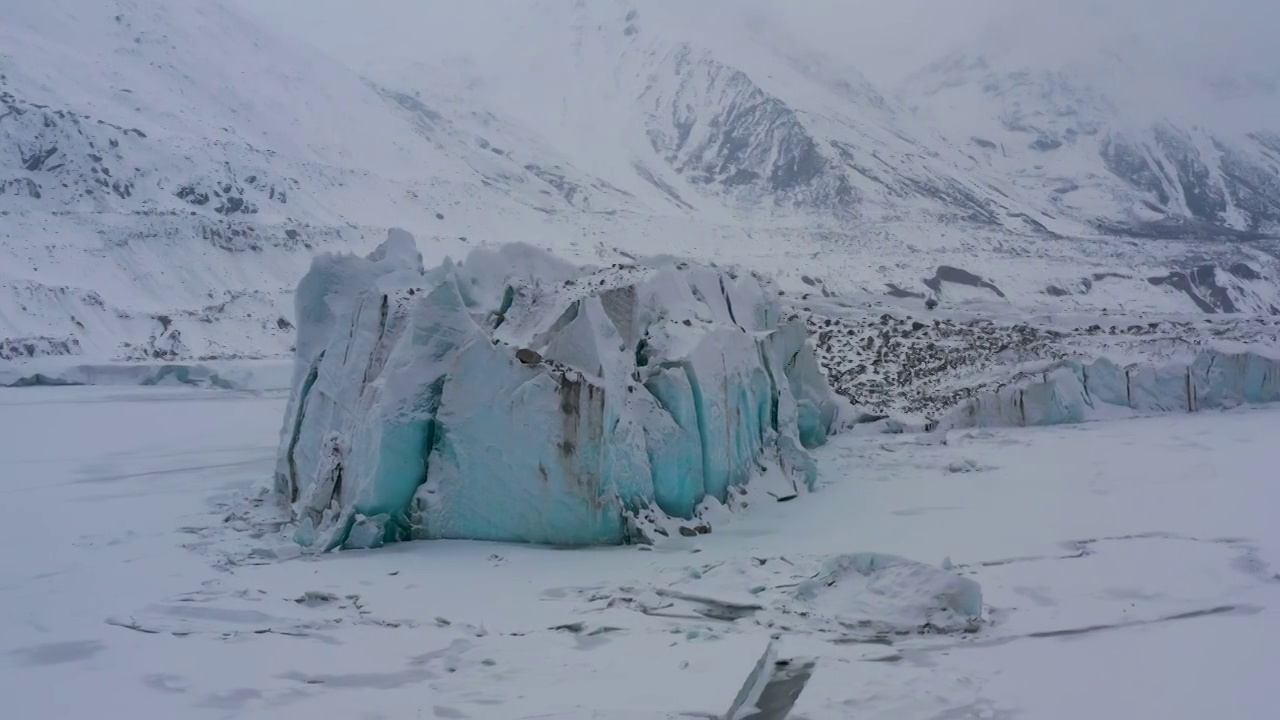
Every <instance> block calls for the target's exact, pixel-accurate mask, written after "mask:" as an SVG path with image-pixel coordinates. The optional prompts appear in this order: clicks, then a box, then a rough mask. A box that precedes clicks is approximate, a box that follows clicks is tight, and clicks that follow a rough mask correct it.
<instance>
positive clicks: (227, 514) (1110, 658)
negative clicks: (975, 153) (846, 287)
mask: <svg viewBox="0 0 1280 720" xmlns="http://www.w3.org/2000/svg"><path fill="white" fill-rule="evenodd" d="M284 401H285V398H284V396H283V395H282V394H249V393H233V392H225V391H202V390H189V389H173V388H149V389H121V388H102V387H99V388H90V387H71V388H34V389H24V390H4V391H0V496H3V498H4V500H5V507H6V509H7V510H8V517H7V520H6V522H5V523H3V525H0V545H2V546H3V547H4V548H5V549H4V551H3V553H0V607H3V608H4V613H3V617H2V618H0V697H4V698H5V704H6V711H7V715H9V716H12V717H15V718H16V717H33V718H84V717H102V718H117V717H118V718H134V717H136V718H237V719H238V720H239V719H243V718H295V717H315V718H325V717H344V718H362V719H363V718H369V719H372V718H388V719H392V718H394V719H396V720H399V719H401V718H419V717H421V718H433V717H439V718H482V719H484V720H498V719H502V718H531V717H538V718H592V717H599V718H663V717H716V716H722V715H723V714H724V713H726V712H728V711H729V709H730V707H731V706H732V704H733V703H734V700H735V697H737V696H738V695H739V693H740V691H742V690H743V688H744V683H747V680H748V678H749V677H752V676H753V673H754V671H755V669H756V667H757V665H758V663H759V662H760V661H761V659H762V657H764V659H765V660H767V661H768V662H773V661H774V660H783V661H790V662H791V664H792V665H795V666H802V665H804V664H807V663H810V662H811V663H813V669H812V677H811V679H810V680H809V681H808V683H807V684H806V685H804V686H803V689H802V690H801V692H800V695H799V698H798V700H797V701H796V702H795V705H794V707H793V708H792V709H791V711H790V715H788V717H792V718H801V717H804V718H812V719H817V718H863V717H865V718H904V719H910V718H939V719H941V718H946V719H957V718H970V717H972V718H1013V717H1019V718H1022V717H1026V718H1037V719H1042V718H1044V719H1052V718H1062V719H1063V720H1078V719H1079V718H1132V717H1160V718H1203V717H1229V718H1262V717H1271V716H1273V715H1274V712H1275V710H1274V703H1275V701H1274V698H1273V697H1272V693H1271V686H1272V684H1273V683H1274V678H1275V675H1276V672H1277V669H1278V668H1280V644H1277V643H1276V642H1275V639H1276V638H1277V637H1280V575H1277V573H1278V572H1280V523H1277V522H1276V508H1277V506H1278V505H1280V503H1278V502H1277V501H1278V500H1280V483H1278V480H1280V472H1277V468H1278V467H1280V442H1277V438H1278V437H1280V408H1268V409H1249V408H1244V409H1238V410H1234V411H1231V412H1226V413H1220V412H1204V413H1200V414H1195V415H1170V416H1163V417H1157V418H1149V419H1138V420H1125V421H1114V422H1100V423H1091V424H1087V425H1080V426H1072V427H1061V428H1051V429H1017V430H994V431H966V432H951V433H949V434H947V435H945V436H943V435H932V436H912V435H902V436H856V435H849V436H843V437H837V438H834V439H833V441H832V443H831V444H830V445H828V446H827V447H826V448H823V449H822V450H820V451H819V452H818V458H819V463H820V468H821V475H820V479H819V487H818V490H817V491H816V492H815V493H813V494H811V495H804V496H801V497H799V498H798V499H796V500H794V501H791V502H787V503H777V502H775V501H773V500H772V499H770V498H768V497H767V496H762V497H759V498H756V497H754V496H752V498H751V499H752V502H751V505H750V507H749V508H748V509H747V510H746V511H745V512H743V513H741V514H740V515H738V516H737V517H734V518H733V519H732V520H731V521H729V522H724V523H718V524H717V525H716V530H715V532H713V533H712V534H709V535H703V536H698V537H691V538H685V537H677V538H671V539H670V540H669V541H667V542H664V543H661V544H659V545H657V546H655V547H653V548H638V547H619V548H603V549H594V550H560V549H552V548H538V547H524V546H510V545H497V544H488V543H468V542H453V541H440V542H425V543H410V544H402V545H398V546H392V547H387V548H383V549H380V550H374V551H361V552H345V553H337V554H331V555H327V556H320V557H314V556H304V555H301V554H300V552H299V550H298V549H297V548H296V547H295V546H293V545H291V544H290V543H288V542H287V541H286V539H285V536H284V535H283V534H282V532H281V531H280V528H279V526H278V524H277V523H276V522H275V520H274V518H273V515H272V513H271V511H270V508H269V503H264V502H263V498H262V497H261V496H260V495H259V490H260V489H261V488H265V487H266V486H267V485H268V483H269V480H270V473H271V468H272V465H273V462H274V453H275V448H276V445H277V436H278V433H279V428H280V424H281V423H280V420H281V414H282V412H283V406H284ZM860 552H876V553H887V554H891V555H895V556H901V557H905V558H910V559H912V560H916V561H920V562H922V563H927V564H929V565H932V566H935V567H936V566H939V565H941V564H942V563H943V562H944V560H946V559H949V562H950V563H952V564H953V565H954V567H955V572H956V573H958V574H960V575H962V576H964V577H968V578H971V579H973V580H976V581H977V582H979V583H980V584H981V586H982V590H983V596H984V597H983V599H984V601H985V605H986V609H985V612H984V622H983V623H982V624H981V625H980V626H978V627H977V628H976V631H965V630H961V629H957V628H954V627H945V626H939V627H937V628H930V627H923V626H921V627H912V626H911V623H912V622H913V621H912V619H911V618H912V617H914V616H912V615H911V612H916V610H911V611H910V612H908V611H907V610H902V611H899V610H898V609H899V608H916V609H919V612H923V613H927V612H930V609H929V608H927V607H925V606H926V605H927V604H928V602H929V601H930V596H929V595H928V583H927V582H923V581H921V582H919V583H916V581H917V580H919V579H920V577H922V576H920V575H918V574H913V573H912V572H899V573H897V574H895V573H894V572H893V570H892V568H890V570H889V571H887V572H881V573H880V574H878V575H876V576H874V577H872V578H870V579H868V578H862V577H854V578H853V579H851V580H848V581H847V582H845V583H844V584H842V585H840V586H838V587H835V588H834V590H833V591H832V592H831V593H828V594H827V595H826V596H824V597H825V600H824V601H823V602H828V603H836V604H839V605H840V607H841V608H844V610H842V612H846V613H848V612H852V613H865V614H866V617H867V618H868V620H867V622H866V623H863V624H858V623H851V624H847V625H845V624H840V623H825V624H824V623H821V622H818V621H817V619H816V617H815V616H812V615H809V616H805V615H802V614H799V613H796V612H795V609H796V607H797V606H796V605H795V604H794V601H793V600H788V598H793V594H792V588H793V587H794V586H795V585H796V582H797V581H799V580H803V579H804V578H806V577H810V576H811V573H812V571H813V568H816V567H818V566H819V565H820V563H821V561H822V560H823V558H825V557H826V556H830V555H839V554H845V553H860ZM913 572H914V571H913ZM922 593H923V594H922ZM788 602H791V603H792V604H791V605H787V603H788ZM813 607H818V608H825V607H827V606H823V605H820V604H818V605H814V606H813ZM968 630H973V628H969V629H968ZM775 636H776V637H778V640H777V641H776V642H774V643H772V646H771V637H775ZM766 651H768V653H769V655H768V657H765V654H766ZM747 684H749V683H747Z"/></svg>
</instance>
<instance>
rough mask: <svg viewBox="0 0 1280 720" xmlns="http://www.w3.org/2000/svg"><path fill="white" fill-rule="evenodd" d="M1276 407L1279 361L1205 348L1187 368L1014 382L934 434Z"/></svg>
mask: <svg viewBox="0 0 1280 720" xmlns="http://www.w3.org/2000/svg"><path fill="white" fill-rule="evenodd" d="M1268 402H1280V356H1276V355H1273V354H1263V353H1262V352H1261V351H1259V350H1256V349H1255V350H1241V351H1238V352H1231V351H1229V350H1226V349H1216V348H1210V349H1207V350H1204V351H1202V352H1200V353H1199V354H1198V355H1196V356H1195V358H1194V359H1193V360H1191V361H1190V362H1188V363H1174V364H1170V365H1166V366H1163V367H1151V366H1141V365H1137V366H1132V367H1128V368H1122V367H1120V366H1119V365H1117V364H1115V363H1114V362H1112V361H1110V360H1108V359H1106V358H1100V359H1098V360H1095V361H1094V362H1092V363H1082V362H1079V361H1068V362H1064V363H1060V364H1058V365H1056V366H1054V367H1052V368H1051V369H1049V370H1046V371H1045V372H1043V373H1038V374H1036V375H1035V376H1032V377H1030V378H1023V379H1022V381H1021V382H1015V383H1013V384H1011V385H1006V386H1004V387H1001V388H999V389H997V390H991V391H985V392H981V393H978V394H977V395H975V396H974V397H972V398H970V399H968V400H966V401H965V402H963V403H961V404H960V405H959V406H958V407H956V409H955V410H953V411H952V412H951V413H949V414H948V415H947V416H946V417H945V418H943V420H942V421H941V422H940V423H939V424H938V428H939V429H943V430H945V429H952V428H966V427H991V426H1001V427H1007V426H1030V425H1060V424H1065V423H1077V422H1084V421H1086V420H1091V419H1097V418H1101V417H1106V416H1107V415H1108V414H1111V415H1114V414H1115V413H1116V412H1117V410H1119V411H1121V412H1123V411H1125V410H1129V411H1137V412H1142V413H1153V412H1196V411H1197V410H1202V409H1204V410H1207V409H1213V408H1230V407H1235V406H1238V405H1242V404H1246V403H1268Z"/></svg>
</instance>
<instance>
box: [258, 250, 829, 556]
mask: <svg viewBox="0 0 1280 720" xmlns="http://www.w3.org/2000/svg"><path fill="white" fill-rule="evenodd" d="M296 304H297V308H296V312H297V318H298V322H297V327H298V342H297V353H296V361H295V362H296V367H295V370H294V376H293V381H292V392H291V394H290V398H289V403H288V408H287V410H286V414H285V422H284V428H283V430H282V433H281V445H280V451H279V455H278V463H277V468H276V473H275V490H276V492H277V494H278V495H279V496H280V497H281V498H283V499H284V500H285V501H286V502H287V503H288V504H289V505H290V507H291V508H292V512H293V515H294V517H295V519H296V520H297V522H298V530H297V533H296V535H295V538H296V540H297V541H298V542H299V543H301V544H303V545H307V546H312V547H316V548H319V549H333V548H337V547H348V548H350V547H372V546H376V545H380V544H382V543H384V542H388V541H394V540H404V539H411V538H468V539H486V540H499V541H515V542H534V543H550V544H563V545H591V544H609V543H620V542H625V541H627V540H628V539H630V538H631V537H632V534H633V533H634V532H635V531H636V525H635V523H634V522H633V520H634V519H635V517H636V516H637V513H640V512H642V511H643V512H661V513H662V514H664V515H666V516H670V517H677V518H693V517H694V516H695V513H696V512H697V510H698V507H699V505H700V504H701V503H703V502H704V501H705V500H706V499H707V498H714V499H715V500H718V501H721V502H725V501H726V500H727V499H728V495H729V493H730V489H731V488H732V487H734V486H740V485H743V484H744V483H746V482H747V481H748V480H750V479H751V478H752V476H754V475H757V474H759V473H761V472H764V471H766V470H768V469H769V467H770V466H773V467H776V468H778V469H780V470H781V472H782V475H783V477H785V478H787V480H788V481H789V482H790V483H792V484H793V485H794V487H795V488H796V489H800V488H802V487H812V485H813V483H814V479H815V476H816V466H815V464H814V461H813V459H812V458H811V457H810V455H809V453H808V450H809V449H811V448H813V447H815V446H817V445H820V444H821V443H822V442H824V441H825V439H826V437H827V435H828V434H829V433H831V432H833V431H834V429H835V428H836V426H837V425H838V424H840V423H842V422H845V419H846V418H847V417H848V415H847V414H846V412H847V411H848V410H849V406H848V405H847V403H846V402H845V401H843V400H841V399H840V398H839V397H838V396H837V395H835V393H833V392H832V391H831V389H830V387H829V386H828V384H827V381H826V378H825V376H824V375H823V373H822V372H821V370H820V369H819V367H818V364H817V361H816V358H815V357H814V354H813V352H812V350H811V349H810V347H809V345H808V343H807V334H806V331H805V328H804V326H803V324H802V323H800V322H799V321H798V320H792V321H784V320H783V319H782V317H781V309H780V305H779V303H778V300H777V292H776V291H775V290H774V289H773V288H772V287H771V286H770V284H769V283H768V282H766V281H764V280H763V279H761V278H759V277H757V276H754V275H739V274H735V273H733V272H729V271H724V270H719V269H715V268H711V267H705V266H700V265H695V264H691V263H685V262H681V261H677V260H673V259H669V258H665V259H664V258H660V259H655V260H651V261H643V262H636V263H635V264H632V265H627V266H618V265H615V266H613V267H610V268H605V269H583V268H579V267H576V266H574V265H571V264H569V263H567V262H564V261H562V260H559V259H557V258H555V257H554V256H552V255H550V254H548V253H546V252H544V251H541V250H538V249H536V248H533V247H531V246H527V245H520V244H515V245H506V246H503V247H501V248H498V249H496V250H494V249H484V248H481V249H477V250H475V251H473V252H472V253H471V254H470V255H469V256H468V257H467V258H466V260H465V261H464V262H462V263H459V264H455V263H453V262H450V261H448V260H446V261H445V262H444V263H443V264H442V265H440V266H439V267H436V268H433V269H431V270H424V269H423V266H422V259H421V255H420V254H419V253H418V252H417V249H416V246H415V244H414V241H413V238H412V237H411V236H410V235H409V234H408V233H405V232H403V231H398V230H393V231H391V232H390V233H389V235H388V239H387V241H386V242H385V243H383V244H382V245H381V246H379V247H378V249H377V250H375V251H374V252H373V253H372V254H371V255H369V256H368V257H366V258H359V257H355V256H350V255H327V256H322V257H319V258H317V259H316V260H315V261H314V263H313V264H312V267H311V270H310V272H308V274H307V275H306V276H305V277H304V278H303V279H302V281H301V282H300V283H299V285H298V290H297V296H296Z"/></svg>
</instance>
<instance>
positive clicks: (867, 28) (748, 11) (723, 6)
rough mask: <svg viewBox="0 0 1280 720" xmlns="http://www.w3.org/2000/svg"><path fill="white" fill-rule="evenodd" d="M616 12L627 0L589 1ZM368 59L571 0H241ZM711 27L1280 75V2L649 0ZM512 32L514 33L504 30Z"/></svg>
mask: <svg viewBox="0 0 1280 720" xmlns="http://www.w3.org/2000/svg"><path fill="white" fill-rule="evenodd" d="M587 1H588V2H589V3H593V4H596V3H598V5H596V7H595V9H599V10H600V11H601V12H607V8H608V7H609V5H606V4H612V3H613V2H614V0H587ZM235 2H237V3H238V4H239V5H240V6H241V7H242V8H245V9H248V10H251V11H253V12H255V13H256V14H259V15H261V16H262V17H264V18H266V19H268V20H270V21H272V23H273V24H274V25H276V26H277V27H278V28H281V29H285V30H287V31H290V32H292V33H293V34H295V35H298V36H300V37H303V38H304V39H306V40H308V41H310V42H312V43H314V44H317V45H320V46H321V47H322V48H323V49H326V50H328V51H330V52H331V53H332V54H334V55H337V56H338V57H340V58H342V59H344V60H346V61H347V62H348V63H349V64H354V65H357V66H366V67H364V68H362V69H367V66H368V65H371V64H372V65H378V64H383V63H387V62H403V61H404V60H406V59H414V60H425V61H432V60H439V59H441V58H460V57H468V56H475V55H477V54H481V53H485V52H490V51H491V50H492V48H490V47H488V46H487V45H486V43H488V42H494V41H495V38H494V37H493V35H494V33H493V32H491V31H492V29H494V28H499V27H507V28H508V29H510V28H512V27H517V28H522V29H524V30H526V31H528V32H538V31H539V28H538V27H537V22H536V19H535V16H536V15H537V14H538V13H546V14H547V15H549V16H554V15H556V14H557V11H559V12H561V13H562V12H563V10H564V9H565V8H567V7H568V6H569V5H570V2H569V0H533V1H529V0H524V1H517V0H493V1H488V0H486V1H484V2H472V1H471V0H465V1H464V0H449V1H447V2H443V1H441V2H436V1H428V0H378V1H377V2H368V3H356V2H353V1H352V0H235ZM636 6H637V7H639V8H640V11H641V17H642V19H643V18H644V16H645V15H646V14H648V13H650V11H654V12H657V11H658V10H659V9H660V10H661V11H662V12H664V13H665V14H667V15H668V16H671V15H675V16H677V17H679V16H680V15H684V16H685V17H686V18H687V21H686V23H685V24H686V25H687V26H688V25H692V26H695V27H693V28H692V29H691V30H692V31H693V32H698V31H704V30H705V31H707V32H712V31H714V30H715V28H712V27H710V25H717V26H718V25H722V24H724V25H728V24H731V21H732V20H735V19H739V18H737V17H734V16H735V15H739V16H741V17H749V16H750V17H754V18H755V19H756V20H758V21H763V22H764V23H765V24H767V25H770V26H774V27H778V28H782V29H786V30H787V31H789V32H790V33H791V34H793V35H796V36H799V37H800V38H803V39H804V41H805V43H806V44H807V45H809V46H810V47H811V48H812V49H814V50H818V51H821V52H823V53H826V54H828V55H831V56H833V57H835V58H837V59H839V60H840V61H842V62H843V63H845V64H847V65H850V66H852V67H854V68H856V69H857V70H859V71H860V72H861V73H862V74H864V75H865V76H867V77H868V78H869V79H870V80H872V81H873V82H875V83H877V84H878V85H881V86H882V87H886V88H892V87H893V86H895V85H897V84H898V83H900V82H902V81H903V80H905V79H906V78H907V77H909V76H910V75H911V74H912V73H914V72H916V71H918V70H919V69H921V68H923V67H925V66H926V65H928V64H930V63H932V62H934V61H936V60H938V59H939V58H942V57H944V56H946V55H948V54H949V53H951V52H955V51H962V52H966V53H968V54H970V55H983V56H987V57H988V58H989V59H993V60H999V59H1004V60H1005V61H1006V62H1007V63H1008V64H1010V65H1014V66H1019V67H1028V66H1030V67H1035V66H1037V65H1039V66H1044V67H1056V66H1060V65H1063V64H1072V63H1090V62H1093V63H1098V62H1114V61H1116V60H1117V59H1121V60H1123V61H1126V62H1130V63H1134V62H1137V63H1143V62H1147V63H1150V64H1151V65H1153V66H1154V65H1159V66H1164V67H1167V68H1170V69H1177V70H1178V71H1180V72H1187V71H1193V70H1194V71H1196V72H1200V73H1208V74H1214V73H1241V72H1247V73H1253V74H1257V75H1259V76H1261V77H1267V78H1273V79H1275V78H1280V50H1277V48H1276V41H1275V39H1274V36H1275V33H1276V28H1280V2H1277V1H1276V0H1215V2H1207V0H962V1H961V0H953V1H951V2H944V1H943V0H892V1H890V0H646V1H645V2H638V3H636ZM501 42H505V40H503V41H501Z"/></svg>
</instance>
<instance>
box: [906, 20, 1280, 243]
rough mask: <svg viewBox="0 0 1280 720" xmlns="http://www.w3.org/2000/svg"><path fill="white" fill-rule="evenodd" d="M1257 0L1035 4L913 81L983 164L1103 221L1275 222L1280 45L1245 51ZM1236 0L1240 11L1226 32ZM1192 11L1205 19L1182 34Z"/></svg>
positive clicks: (1183, 229) (1147, 224)
mask: <svg viewBox="0 0 1280 720" xmlns="http://www.w3.org/2000/svg"><path fill="white" fill-rule="evenodd" d="M1244 5H1245V4H1244V3H1241V2H1238V1H1237V0H1232V2H1229V3H1227V6H1228V7H1226V8H1223V9H1221V10H1219V9H1214V10H1213V11H1212V12H1208V11H1207V10H1206V9H1204V8H1182V7H1180V6H1178V5H1173V6H1168V5H1164V4H1160V5H1155V4H1153V3H1151V2H1148V1H1147V0H1134V2H1130V3H1122V4H1115V3H1112V4H1101V3H1097V2H1092V1H1085V2H1080V3H1060V2H1050V3H1043V4H1037V5H1036V6H1035V7H1029V6H1024V7H1021V8H1019V10H1017V11H1015V12H1014V13H1012V14H1011V15H1009V16H1007V17H1005V18H1004V19H1003V21H1002V22H1000V23H997V24H996V25H994V26H993V27H992V28H991V29H990V30H989V31H988V32H987V33H985V34H984V35H983V36H981V37H979V38H977V39H976V40H975V41H974V42H973V44H972V47H971V48H967V49H963V50H960V51H957V52H955V53H952V54H950V55H948V56H946V57H944V58H942V59H941V60H939V61H937V62H935V63H933V64H932V65H930V66H929V67H928V68H926V69H925V70H924V71H922V72H920V73H918V74H917V75H916V76H914V77H913V78H912V79H911V81H910V82H909V83H908V87H907V90H906V93H905V97H906V99H907V101H908V102H910V103H913V104H915V105H916V106H917V107H918V108H919V110H920V113H921V115H922V116H923V117H924V118H926V119H927V120H928V121H929V122H932V123H934V124H936V125H937V126H938V127H939V128H940V129H941V130H942V132H943V133H944V134H945V135H946V136H947V138H948V139H949V141H950V142H952V143H953V144H955V145H957V146H960V147H965V148H967V151H968V154H969V155H970V156H971V160H972V162H971V165H970V167H971V169H973V170H974V171H975V172H987V173H991V172H994V173H997V174H1000V175H1002V176H1004V177H1008V178H1010V179H1011V181H1012V182H1014V183H1015V184H1016V185H1018V186H1019V188H1020V189H1021V190H1023V191H1024V192H1025V193H1027V194H1028V195H1029V196H1031V197H1033V198H1035V199H1036V200H1037V201H1047V202H1048V203H1049V204H1050V205H1051V206H1053V207H1054V208H1056V209H1057V210H1058V211H1059V212H1061V213H1064V214H1070V215H1073V216H1075V217H1078V218H1080V219H1081V220H1082V221H1084V222H1087V223H1088V224H1090V225H1092V226H1094V227H1095V228H1097V229H1098V230H1100V231H1103V232H1107V233H1111V234H1132V235H1139V236H1156V237H1168V236H1185V237H1194V238H1206V237H1219V238H1242V237H1245V238H1247V237H1256V236H1260V235H1261V236H1274V235H1277V234H1280V152H1278V151H1277V148H1280V142H1278V141H1280V121H1277V119H1276V118H1277V117H1280V61H1277V60H1276V59H1275V57H1274V54H1273V53H1272V54H1271V57H1270V58H1266V57H1262V58H1259V57H1255V56H1254V55H1252V54H1249V53H1247V52H1245V50H1247V49H1248V46H1249V44H1250V35H1251V32H1250V31H1249V30H1248V28H1247V27H1245V26H1243V25H1240V24H1239V20H1243V19H1245V18H1248V17H1250V16H1251V15H1252V14H1256V13H1250V12H1247V10H1248V8H1246V7H1244ZM1236 6H1240V7H1236ZM1232 9H1234V10H1237V11H1239V12H1238V14H1237V15H1236V17H1237V18H1239V20H1237V21H1236V22H1235V23H1233V24H1232V25H1230V26H1229V27H1228V28H1227V29H1226V30H1224V33H1223V34H1224V36H1225V39H1226V40H1227V41H1228V42H1227V44H1223V43H1220V42H1216V41H1215V40H1214V37H1213V36H1214V28H1215V26H1217V25H1219V24H1221V23H1222V22H1224V21H1226V20H1227V18H1226V17H1225V16H1229V15H1230V12H1231V10H1232ZM1046 27H1052V28H1054V30H1055V32H1054V33H1052V34H1051V35H1046V34H1045V33H1044V28H1046ZM1188 27H1199V28H1200V30H1199V33H1198V34H1192V35H1191V36H1187V37H1183V36H1182V35H1180V34H1178V31H1179V30H1183V31H1185V29H1186V28H1188ZM1219 39H1223V38H1219ZM1184 41H1185V42H1184ZM1234 46H1242V49H1236V50H1232V49H1230V48H1232V47H1234ZM1233 55H1234V56H1233Z"/></svg>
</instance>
